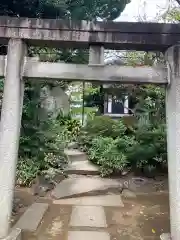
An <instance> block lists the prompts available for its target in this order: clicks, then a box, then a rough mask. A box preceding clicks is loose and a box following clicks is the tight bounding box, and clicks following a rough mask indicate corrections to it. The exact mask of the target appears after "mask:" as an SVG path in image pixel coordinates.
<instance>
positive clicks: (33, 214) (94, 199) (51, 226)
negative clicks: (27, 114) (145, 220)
mask: <svg viewBox="0 0 180 240" xmlns="http://www.w3.org/2000/svg"><path fill="white" fill-rule="evenodd" d="M73 151H74V150H73ZM73 151H72V150H68V151H67V152H68V153H69V154H70V158H69V159H71V161H70V165H71V164H72V165H73V166H74V163H76V164H75V165H76V167H77V169H76V170H77V171H79V172H80V174H81V173H82V171H84V169H83V170H82V168H81V167H82V165H83V164H84V163H85V161H86V163H87V162H88V161H87V159H86V156H85V155H84V153H78V150H75V151H74V152H75V159H73ZM78 156H80V160H79V161H78ZM70 165H69V166H70ZM72 165H71V166H72ZM78 166H81V167H80V168H79V169H78ZM91 170H92V169H91ZM91 170H89V172H88V171H87V172H86V173H89V174H90V173H91ZM96 171H98V170H97V169H96ZM89 174H88V175H89ZM122 188H123V187H122V183H121V182H120V181H119V180H116V179H101V178H100V177H98V176H97V177H96V176H82V175H79V176H74V175H70V176H69V178H67V179H65V180H63V181H62V182H61V183H59V184H57V186H56V188H55V189H54V190H53V191H52V192H51V198H52V201H51V203H49V204H47V203H34V204H33V205H31V206H30V207H29V208H28V209H27V210H26V212H25V213H24V214H23V215H22V217H21V218H20V220H19V221H18V222H17V223H16V225H15V227H18V228H20V229H22V230H24V231H28V232H31V233H32V234H33V235H34V234H35V236H36V237H35V239H37V240H42V239H43V240H56V239H62V240H93V239H97V240H112V239H116V240H126V239H130V240H131V239H139V240H142V238H139V236H135V238H131V237H130V238H126V236H128V235H131V234H132V236H133V234H134V233H132V232H128V234H127V235H126V236H125V237H124V238H123V237H121V236H122V234H124V233H122V231H123V229H120V230H118V231H120V232H121V235H120V234H119V236H120V237H119V238H114V236H113V235H112V234H111V233H110V230H109V229H110V228H112V226H113V223H114V222H113V221H115V220H116V218H117V221H119V219H121V218H122V216H124V215H123V214H126V212H124V213H122V214H121V212H123V209H124V203H123V201H122V199H121V196H122V195H123V197H124V199H126V197H127V198H129V199H136V195H135V194H134V193H131V194H130V193H129V192H128V190H125V191H124V192H122ZM115 190H116V191H115ZM132 206H133V205H132ZM48 207H49V209H48ZM110 208H111V211H110V212H109V210H108V209H110ZM138 211H140V210H138ZM121 215H122V216H121ZM108 216H111V217H110V218H111V219H110V220H108ZM113 216H114V217H113ZM120 216H121V217H120ZM42 218H43V220H42ZM132 223H133V222H132ZM121 224H123V222H122V223H121ZM124 226H125V228H126V225H124ZM127 231H129V230H127ZM116 236H117V234H116ZM31 239H34V238H28V237H26V238H25V239H24V240H31ZM153 239H157V238H153ZM22 240H23V239H22ZM143 240H144V239H143Z"/></svg>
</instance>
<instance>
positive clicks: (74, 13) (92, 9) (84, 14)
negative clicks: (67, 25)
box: [0, 0, 130, 20]
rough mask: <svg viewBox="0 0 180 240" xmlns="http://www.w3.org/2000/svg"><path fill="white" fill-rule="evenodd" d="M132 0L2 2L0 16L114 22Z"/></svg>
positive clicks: (28, 0) (22, 0) (15, 0)
mask: <svg viewBox="0 0 180 240" xmlns="http://www.w3.org/2000/svg"><path fill="white" fill-rule="evenodd" d="M129 2H130V0H1V3H0V15H9V16H19V17H40V18H69V19H77V20H81V19H83V20H95V19H97V18H98V17H99V18H101V19H103V20H114V19H115V18H117V17H118V16H119V15H120V13H121V12H122V11H123V10H124V8H125V6H126V4H128V3H129Z"/></svg>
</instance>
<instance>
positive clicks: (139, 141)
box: [79, 117, 167, 176]
mask: <svg viewBox="0 0 180 240" xmlns="http://www.w3.org/2000/svg"><path fill="white" fill-rule="evenodd" d="M101 119H103V120H104V117H102V118H101V117H98V120H96V118H95V119H94V120H92V121H90V124H88V125H87V127H86V130H87V132H81V134H80V137H79V144H80V146H82V147H83V150H85V151H86V152H87V154H88V156H89V159H90V160H91V161H92V162H94V163H95V164H98V165H100V169H101V175H102V176H106V175H109V174H112V173H114V172H119V171H122V170H123V169H124V168H126V167H131V168H140V169H143V168H149V169H155V168H158V169H161V168H162V167H163V166H165V165H166V163H167V147H166V128H165V125H163V124H159V125H157V126H155V125H151V124H144V125H137V127H135V126H134V127H132V128H131V131H130V130H129V129H128V130H127V128H126V126H125V125H124V124H123V122H122V121H121V120H120V121H113V120H112V121H113V122H111V120H109V119H108V120H107V119H106V118H105V119H106V120H107V121H106V120H105V122H106V125H105V127H104V125H103V124H102V121H100V120H101ZM100 122H101V124H100ZM107 122H108V124H109V125H108V124H107ZM110 122H111V125H110ZM96 126H97V129H96ZM108 126H109V128H108Z"/></svg>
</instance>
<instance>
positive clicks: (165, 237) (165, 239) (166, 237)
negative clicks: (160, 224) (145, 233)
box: [160, 233, 171, 240]
mask: <svg viewBox="0 0 180 240" xmlns="http://www.w3.org/2000/svg"><path fill="white" fill-rule="evenodd" d="M160 239H161V240H171V235H170V233H163V234H161V236H160Z"/></svg>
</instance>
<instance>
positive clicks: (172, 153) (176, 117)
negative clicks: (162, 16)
mask: <svg viewBox="0 0 180 240" xmlns="http://www.w3.org/2000/svg"><path fill="white" fill-rule="evenodd" d="M166 60H167V65H168V75H169V76H168V77H169V85H168V86H167V91H166V120H167V149H168V173H169V175H168V176H169V201H170V224H171V234H170V235H171V236H169V237H168V235H166V237H164V238H163V237H162V238H161V239H172V240H180V45H176V46H172V47H170V48H169V49H168V50H167V52H166ZM164 236H165V235H164Z"/></svg>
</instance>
